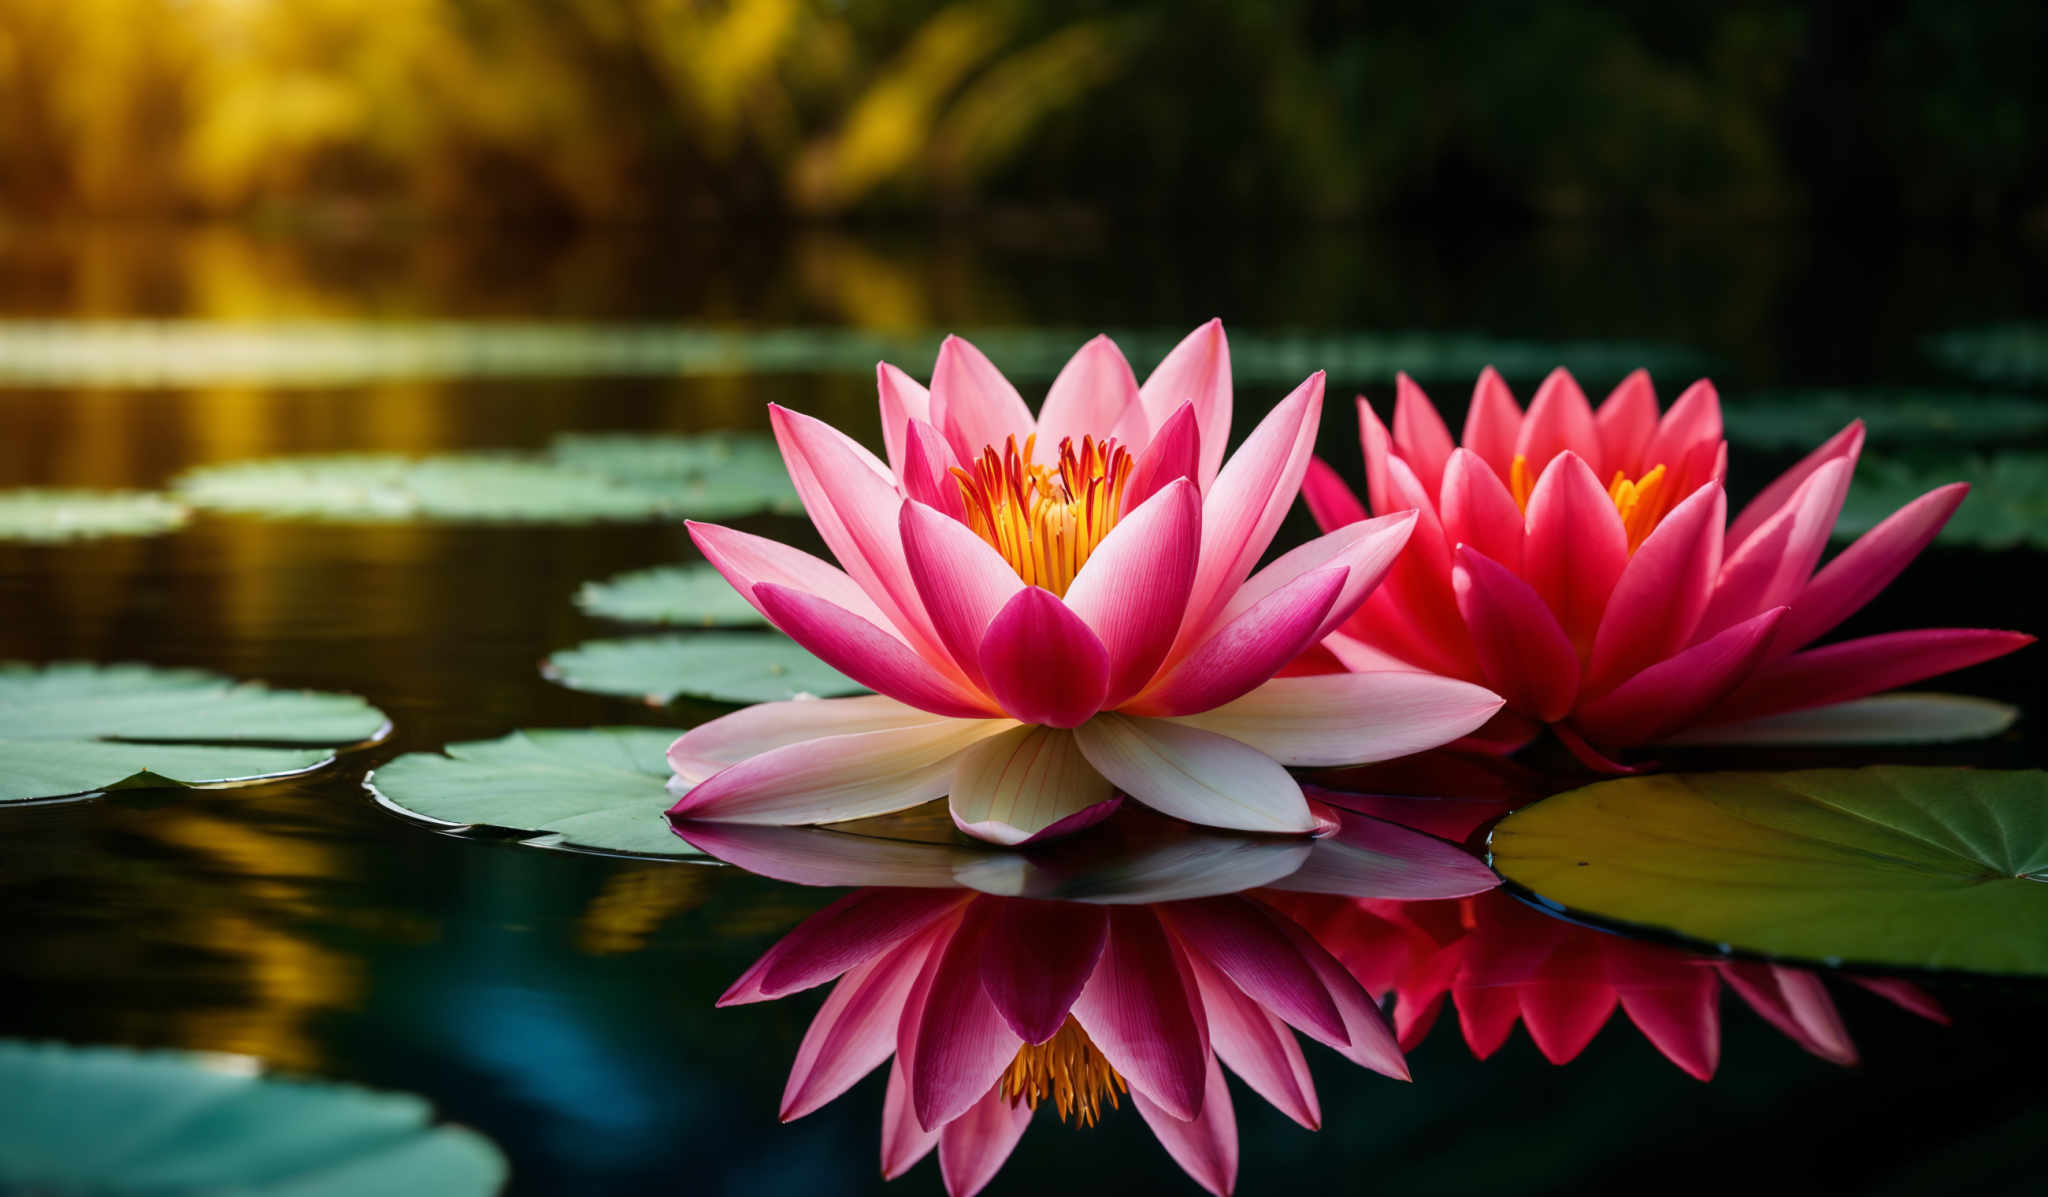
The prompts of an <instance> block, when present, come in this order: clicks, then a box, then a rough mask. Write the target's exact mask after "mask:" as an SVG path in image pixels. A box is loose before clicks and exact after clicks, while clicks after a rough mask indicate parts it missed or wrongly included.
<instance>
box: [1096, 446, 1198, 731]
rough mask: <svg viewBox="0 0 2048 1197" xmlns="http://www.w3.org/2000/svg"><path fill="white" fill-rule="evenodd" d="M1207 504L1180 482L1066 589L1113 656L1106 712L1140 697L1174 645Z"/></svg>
mask: <svg viewBox="0 0 2048 1197" xmlns="http://www.w3.org/2000/svg"><path fill="white" fill-rule="evenodd" d="M1201 503H1202V500H1201V495H1200V493H1199V492H1197V491H1196V489H1195V484H1194V483H1193V482H1190V481H1188V480H1187V479H1184V478H1180V479H1175V480H1174V481H1173V482H1172V483H1171V484H1170V485H1168V486H1167V487H1166V488H1165V489H1164V490H1161V491H1160V492H1159V493H1158V494H1156V495H1154V496H1153V497H1152V498H1151V499H1148V500H1147V501H1146V502H1145V504H1144V505H1143V506H1141V507H1139V508H1138V509H1137V510H1135V511H1133V512H1131V514H1129V515H1127V516H1125V517H1124V518H1123V519H1122V520H1121V521H1119V522H1118V524H1117V526H1116V527H1114V528H1112V529H1110V531H1109V535H1108V536H1105V537H1103V538H1102V543H1101V544H1100V545H1097V546H1096V548H1095V551H1094V552H1093V553H1091V554H1089V557H1088V560H1087V562H1086V563H1084V564H1083V565H1082V566H1081V572H1080V573H1079V574H1078V575H1076V576H1075V578H1074V584H1073V585H1072V586H1070V587H1068V588H1067V596H1066V602H1067V608H1068V609H1069V610H1071V611H1072V612H1073V613H1074V614H1076V615H1078V616H1080V617H1081V621H1082V622H1083V623H1086V624H1087V625H1088V627H1089V628H1090V629H1091V630H1093V631H1094V633H1095V634H1096V636H1097V637H1099V638H1100V639H1101V641H1102V646H1103V648H1104V649H1105V650H1107V651H1108V653H1109V684H1108V686H1107V687H1106V688H1105V690H1104V694H1103V705H1105V706H1109V707H1115V706H1119V705H1121V704H1122V703H1123V702H1124V701H1125V700H1126V699H1128V698H1129V697H1130V696H1131V695H1133V694H1135V693H1137V692H1138V690H1140V689H1141V688H1142V687H1143V686H1144V685H1145V683H1146V682H1149V681H1151V680H1152V675H1153V674H1154V673H1157V672H1158V670H1159V666H1160V663H1161V662H1163V661H1164V660H1165V659H1166V653H1167V650H1168V649H1169V648H1171V647H1172V646H1173V641H1174V638H1175V637H1176V636H1177V635H1178V634H1179V632H1180V621H1181V617H1182V616H1184V615H1185V614H1186V613H1187V602H1188V593H1189V591H1190V590H1191V589H1192V588H1193V586H1194V583H1195V563H1196V560H1197V557H1198V554H1199V553H1200V552H1201V544H1202V506H1201Z"/></svg>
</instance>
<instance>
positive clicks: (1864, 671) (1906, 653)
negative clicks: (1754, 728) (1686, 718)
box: [1699, 628, 2034, 724]
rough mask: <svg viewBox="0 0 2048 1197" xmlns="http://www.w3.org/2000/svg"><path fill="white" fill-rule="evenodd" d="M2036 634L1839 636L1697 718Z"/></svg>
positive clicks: (1814, 695) (1891, 681) (1795, 697)
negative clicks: (1837, 638)
mask: <svg viewBox="0 0 2048 1197" xmlns="http://www.w3.org/2000/svg"><path fill="white" fill-rule="evenodd" d="M2033 642H2034V638H2033V637H2032V636H2029V635H2027V634H2025V633H2023V632H2000V631H1994V630H1992V629H1989V628H1918V629H1915V630H1913V631H1909V632H1889V633H1886V634H1884V635H1881V636H1865V637H1863V638H1862V639H1860V640H1844V641H1842V642H1841V643H1839V644H1829V645H1824V646H1822V647H1820V648H1810V649H1807V650H1806V651H1805V652H1800V653H1794V654H1792V655H1791V656H1789V657H1785V658H1782V659H1780V660H1777V661H1773V662H1771V663H1770V664H1768V665H1765V666H1763V667H1761V668H1759V669H1758V670H1757V671H1756V672H1754V673H1752V674H1751V675H1750V677H1749V680H1748V681H1747V682H1745V683H1743V684H1742V686H1740V687H1739V688H1737V689H1736V691H1735V692H1734V693H1733V694H1730V695H1729V696H1728V697H1727V698H1725V699H1723V700H1722V701H1721V702H1720V703H1718V704H1716V705H1715V706H1714V707H1713V709H1711V710H1709V711H1707V712H1706V713H1704V714H1703V715H1701V716H1700V719H1699V722H1700V723H1702V724H1711V723H1732V722H1734V721H1736V720H1738V719H1757V718H1761V717H1762V716H1765V715H1776V714H1778V713H1779V712H1781V711H1797V710H1801V709H1803V708H1806V707H1817V706H1825V705H1828V704H1831V703H1837V702H1847V701H1849V700H1850V699H1852V698H1862V697H1863V696H1864V695H1866V694H1876V693H1878V692H1879V691H1883V690H1890V689H1892V688H1894V687H1897V686H1905V685H1910V684H1912V683H1913V682H1917V681H1921V680H1923V679H1926V678H1930V677H1934V676H1935V675H1937V674H1943V673H1948V672H1950V671H1951V670H1956V669H1963V668H1966V667H1968V666H1971V665H1975V664H1978V663H1979V662H1982V661H1989V660H1991V659H1992V658H1993V657H2002V656H2004V655H2005V654H2007V653H2009V652H2012V651H2014V650H2015V649H2020V648H2024V647H2026V646H2027V645H2029V644H2032V643H2033Z"/></svg>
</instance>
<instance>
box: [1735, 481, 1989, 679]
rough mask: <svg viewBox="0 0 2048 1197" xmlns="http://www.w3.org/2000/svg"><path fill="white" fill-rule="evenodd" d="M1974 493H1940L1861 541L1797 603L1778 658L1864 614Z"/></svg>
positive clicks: (1965, 489) (1962, 487) (1958, 486)
mask: <svg viewBox="0 0 2048 1197" xmlns="http://www.w3.org/2000/svg"><path fill="white" fill-rule="evenodd" d="M1969 493H1970V486H1969V484H1968V483H1966V482H1954V483H1950V484H1949V485H1947V486H1941V487H1936V488H1935V489H1933V490H1931V491H1928V492H1927V493H1926V494H1924V495H1921V496H1920V497H1919V498H1917V499H1915V500H1913V501H1912V502H1910V503H1908V504H1906V505H1905V506H1904V507H1901V508H1899V509H1898V510H1897V511H1894V512H1892V513H1891V514H1890V515H1888V516H1886V517H1885V518H1884V520H1883V521H1882V522H1881V523H1879V524H1878V525H1877V526H1876V527H1875V528H1872V529H1871V530H1870V531H1868V532H1865V533H1864V534H1863V535H1862V536H1859V537H1857V538H1856V542H1855V543H1854V544H1852V545H1850V546H1849V547H1848V548H1846V549H1843V550H1842V551H1841V553H1840V554H1838V555H1837V556H1836V557H1835V559H1834V560H1832V561H1830V562H1828V563H1827V564H1826V565H1825V566H1823V567H1821V571H1820V572H1819V573H1817V574H1815V575H1814V576H1813V579H1812V580H1811V581H1809V582H1808V583H1807V584H1806V588H1805V589H1804V590H1801V591H1800V592H1799V595H1798V597H1796V598H1794V599H1793V600H1792V611H1791V614H1789V615H1787V616H1786V617H1785V623H1784V625H1783V626H1781V627H1780V628H1779V629H1778V639H1777V642H1776V643H1775V644H1773V645H1772V646H1771V653H1772V655H1773V656H1783V655H1785V654H1787V653H1790V652H1794V651H1796V650H1798V649H1802V648H1805V647H1806V646H1807V645H1809V644H1811V643H1813V642H1814V641H1815V640H1817V639H1819V638H1820V637H1822V636H1825V635H1827V633H1828V632H1829V631H1831V630H1833V628H1834V626H1835V625H1836V624H1838V623H1841V622H1842V621H1843V620H1845V619H1847V618H1849V617H1850V616H1851V615H1854V614H1855V613H1856V612H1858V611H1860V610H1862V609H1863V605H1864V604H1865V603H1868V602H1869V601H1870V600H1871V599H1873V598H1876V597H1877V595H1878V593H1879V592H1880V591H1882V590H1883V589H1884V588H1885V587H1886V586H1889V585H1891V583H1892V579H1894V578H1896V577H1898V576H1899V574H1900V572H1901V571H1903V570H1904V569H1905V568H1906V566H1907V565H1909V564H1911V563H1912V561H1913V558H1915V557H1918V556H1919V555H1920V552H1921V550H1922V549H1925V548H1926V547H1927V546H1928V545H1929V544H1930V543H1931V542H1932V541H1933V540H1934V538H1935V536H1936V534H1938V533H1939V532H1940V531H1941V529H1942V526H1943V525H1944V524H1946V523H1948V520H1949V517H1950V516H1952V515H1954V514H1955V511H1956V508H1957V507H1958V506H1959V505H1961V503H1962V501H1963V498H1964V496H1966V495H1968V494H1969Z"/></svg>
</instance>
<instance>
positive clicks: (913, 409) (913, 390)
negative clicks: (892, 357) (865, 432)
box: [875, 362, 932, 477]
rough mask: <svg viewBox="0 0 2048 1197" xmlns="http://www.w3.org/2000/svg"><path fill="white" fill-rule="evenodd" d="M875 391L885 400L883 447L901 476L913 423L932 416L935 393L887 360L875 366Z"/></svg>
mask: <svg viewBox="0 0 2048 1197" xmlns="http://www.w3.org/2000/svg"><path fill="white" fill-rule="evenodd" d="M875 390H876V392H877V393H879V395H880V396H881V402H882V446H883V448H884V449H886V450H887V452H888V455H889V468H890V469H891V470H894V471H895V472H896V474H897V475H898V476H899V477H900V476H902V474H903V465H904V448H905V447H906V446H907V445H908V444H909V425H910V422H911V421H912V420H921V421H926V422H929V421H930V420H931V418H932V397H931V392H929V391H927V390H925V389H924V387H923V386H922V385H921V384H920V383H919V382H918V381H917V380H916V379H914V378H912V377H911V376H910V375H908V374H905V373H904V372H903V371H901V370H898V369H897V368H896V367H894V366H892V365H890V364H889V363H887V362H880V363H877V364H876V366H875Z"/></svg>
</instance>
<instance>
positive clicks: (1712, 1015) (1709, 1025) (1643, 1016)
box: [1621, 968, 1721, 1081]
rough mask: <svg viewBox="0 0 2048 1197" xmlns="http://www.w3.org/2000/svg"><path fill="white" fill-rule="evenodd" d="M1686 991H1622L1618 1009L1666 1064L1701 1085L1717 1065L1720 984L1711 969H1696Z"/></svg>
mask: <svg viewBox="0 0 2048 1197" xmlns="http://www.w3.org/2000/svg"><path fill="white" fill-rule="evenodd" d="M1694 972H1695V974H1696V979H1694V980H1692V981H1691V982H1690V983H1688V984H1685V985H1675V986H1674V985H1625V986H1622V987H1621V1008H1622V1010H1623V1011H1624V1012H1626V1013H1627V1014H1628V1016H1629V1020H1630V1021H1632V1022H1634V1023H1635V1024H1636V1029H1637V1030H1640V1031H1641V1032H1642V1033H1643V1038H1645V1039H1648V1040H1649V1041H1650V1043H1651V1044H1652V1045H1654V1046H1655V1047H1656V1049H1657V1050H1658V1051H1660V1052H1662V1053H1664V1058H1665V1059H1667V1060H1670V1061H1671V1062H1672V1063H1673V1064H1676V1065H1678V1066H1679V1067H1680V1068H1682V1069H1684V1070H1685V1071H1686V1072H1688V1073H1690V1074H1692V1075H1693V1076H1694V1077H1695V1078H1697V1079H1699V1080H1702V1081H1710V1080H1712V1079H1714V1068H1715V1067H1716V1066H1717V1065H1718V1064H1719V1063H1720V1061H1721V1015H1720V1011H1719V1008H1718V1007H1719V1004H1720V1003H1719V998H1720V996H1721V989H1720V984H1719V982H1718V980H1717V978H1716V976H1715V974H1714V971H1713V970H1712V969H1710V968H1696V969H1695V970H1694Z"/></svg>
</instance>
